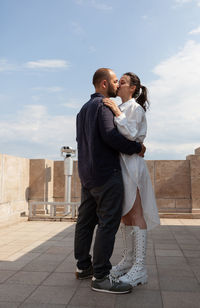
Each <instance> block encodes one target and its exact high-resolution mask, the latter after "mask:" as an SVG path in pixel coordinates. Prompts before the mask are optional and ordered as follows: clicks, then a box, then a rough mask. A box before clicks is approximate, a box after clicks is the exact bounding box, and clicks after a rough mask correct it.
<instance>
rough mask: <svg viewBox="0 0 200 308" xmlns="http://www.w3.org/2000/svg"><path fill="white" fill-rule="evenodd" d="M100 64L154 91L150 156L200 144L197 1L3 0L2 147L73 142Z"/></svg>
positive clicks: (53, 151) (30, 153)
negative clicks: (131, 74)
mask: <svg viewBox="0 0 200 308" xmlns="http://www.w3.org/2000/svg"><path fill="white" fill-rule="evenodd" d="M99 67H110V68H112V69H113V70H114V71H115V72H116V74H117V75H118V77H119V78H120V76H121V75H122V74H123V73H124V72H126V71H133V72H135V73H136V74H137V75H139V77H140V78H141V81H142V83H143V84H144V85H146V86H147V87H148V89H149V94H150V101H151V108H150V110H149V111H148V113H147V119H148V136H147V139H146V142H145V143H146V145H147V153H146V159H185V156H186V155H188V154H191V153H193V151H194V149H195V148H197V147H200V133H199V122H200V107H199V104H200V86H199V84H200V0H165V1H160V0H140V1H134V0H127V1H120V0H107V1H106V0H99V1H97V0H0V104H1V113H0V140H1V142H0V153H6V154H11V155H16V156H21V157H28V158H45V157H46V158H49V159H60V154H59V151H60V148H61V146H63V145H71V146H73V147H76V142H75V118H76V114H77V112H78V111H79V109H80V108H81V106H82V105H83V104H84V103H85V102H86V101H87V100H88V99H89V96H90V94H91V93H92V92H93V91H94V89H93V86H92V83H91V80H92V76H93V73H94V72H95V70H96V69H97V68H99ZM117 102H119V100H117Z"/></svg>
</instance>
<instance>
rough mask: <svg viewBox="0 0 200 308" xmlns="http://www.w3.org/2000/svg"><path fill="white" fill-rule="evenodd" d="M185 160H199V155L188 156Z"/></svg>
mask: <svg viewBox="0 0 200 308" xmlns="http://www.w3.org/2000/svg"><path fill="white" fill-rule="evenodd" d="M186 160H200V155H188V156H186Z"/></svg>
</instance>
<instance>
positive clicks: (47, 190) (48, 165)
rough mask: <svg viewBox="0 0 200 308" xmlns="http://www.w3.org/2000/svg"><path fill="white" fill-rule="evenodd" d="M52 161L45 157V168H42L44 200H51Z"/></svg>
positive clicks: (52, 182) (52, 183) (52, 181)
mask: <svg viewBox="0 0 200 308" xmlns="http://www.w3.org/2000/svg"><path fill="white" fill-rule="evenodd" d="M53 172H54V161H52V160H49V159H46V160H45V170H44V173H45V175H44V178H45V180H44V200H45V201H53V185H54V176H53Z"/></svg>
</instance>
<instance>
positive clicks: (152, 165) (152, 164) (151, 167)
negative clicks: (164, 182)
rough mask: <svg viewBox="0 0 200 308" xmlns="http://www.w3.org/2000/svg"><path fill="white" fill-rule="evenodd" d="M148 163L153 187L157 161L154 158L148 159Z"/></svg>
mask: <svg viewBox="0 0 200 308" xmlns="http://www.w3.org/2000/svg"><path fill="white" fill-rule="evenodd" d="M146 164H147V167H148V170H149V175H150V178H151V183H152V186H153V188H154V187H155V185H154V181H155V179H154V178H155V177H154V171H155V161H154V160H146Z"/></svg>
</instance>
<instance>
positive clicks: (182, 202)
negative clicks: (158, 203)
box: [175, 199, 192, 209]
mask: <svg viewBox="0 0 200 308" xmlns="http://www.w3.org/2000/svg"><path fill="white" fill-rule="evenodd" d="M191 203H192V202H191V199H176V200H175V205H176V208H177V209H191V206H192V204H191Z"/></svg>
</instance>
